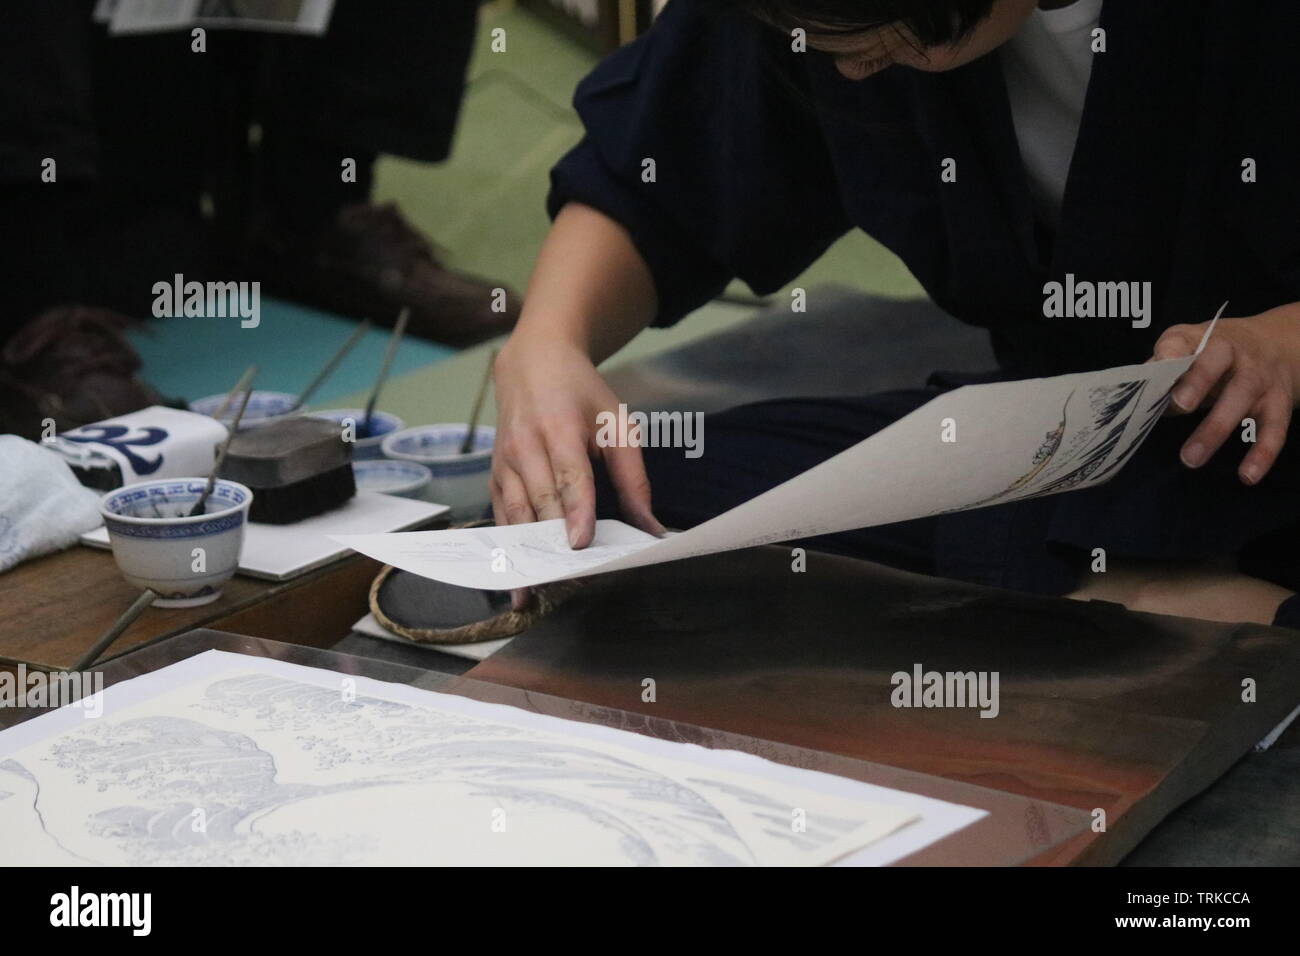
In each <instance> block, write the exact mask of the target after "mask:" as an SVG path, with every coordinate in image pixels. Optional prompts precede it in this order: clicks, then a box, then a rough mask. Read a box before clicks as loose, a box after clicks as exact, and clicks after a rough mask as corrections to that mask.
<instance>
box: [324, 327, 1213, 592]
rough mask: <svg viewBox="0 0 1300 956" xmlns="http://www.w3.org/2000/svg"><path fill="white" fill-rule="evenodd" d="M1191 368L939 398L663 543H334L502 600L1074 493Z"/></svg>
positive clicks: (1127, 449) (399, 537)
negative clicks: (599, 577) (583, 580)
mask: <svg viewBox="0 0 1300 956" xmlns="http://www.w3.org/2000/svg"><path fill="white" fill-rule="evenodd" d="M1220 311H1221V312H1222V310H1220ZM1216 322H1217V317H1216ZM1214 324H1215V323H1213V322H1212V323H1211V324H1210V327H1209V328H1208V329H1207V330H1206V333H1205V335H1204V337H1203V338H1202V340H1201V344H1200V346H1199V347H1198V349H1197V353H1196V354H1199V353H1200V349H1202V348H1204V347H1205V342H1206V341H1208V339H1209V337H1210V334H1211V333H1212V332H1213V330H1214ZM1194 358H1195V356H1194V355H1193V356H1188V357H1186V358H1179V359H1166V360H1163V361H1159V362H1148V363H1145V364H1142V365H1128V366H1123V367H1120V368H1111V369H1104V370H1102V371H1099V372H1082V373H1077V374H1073V375H1060V376H1056V377H1053V378H1038V379H1028V380H1025V381H1018V382H994V383H990V384H985V385H967V386H965V387H963V388H958V389H954V390H952V391H950V392H945V393H943V394H941V395H939V396H938V397H936V398H935V399H933V400H932V401H930V402H928V403H927V404H926V405H924V406H922V407H921V408H918V409H917V410H916V411H914V412H912V413H911V414H910V415H907V416H905V417H903V418H901V419H899V420H898V421H896V422H894V423H893V424H892V425H890V426H888V427H886V428H884V429H882V430H881V431H879V432H877V433H876V434H875V435H872V436H871V437H870V438H867V439H866V440H865V441H862V442H859V443H858V444H856V445H854V446H853V447H852V448H849V449H848V450H846V451H844V452H841V453H840V454H838V455H836V456H835V457H834V458H831V459H829V460H828V461H825V462H822V463H821V464H820V465H817V466H815V467H813V468H810V469H809V470H808V471H806V472H804V473H803V474H801V475H798V476H797V477H795V478H792V479H790V480H789V481H787V482H785V483H784V484H782V485H779V486H777V487H776V488H773V489H772V490H770V491H768V492H766V493H764V494H762V495H759V496H758V497H756V498H754V499H752V500H751V501H747V502H745V503H744V504H742V505H739V506H737V507H735V508H732V509H731V510H730V511H728V512H725V513H724V514H721V515H718V516H717V517H716V518H713V519H711V520H709V521H706V522H704V523H703V524H701V525H699V526H697V527H695V528H692V529H691V530H689V531H684V532H681V533H679V534H672V535H669V536H667V537H665V538H662V539H659V538H655V537H653V536H652V535H648V534H645V533H644V532H642V531H638V530H637V529H635V528H632V527H631V526H629V525H626V524H624V523H623V522H621V521H610V520H604V521H598V522H597V523H596V537H595V540H594V541H593V543H592V544H591V545H590V546H589V547H587V548H585V549H583V550H580V551H575V550H573V549H571V548H570V547H569V544H568V541H567V538H566V537H565V533H564V523H563V521H562V520H561V519H554V520H551V521H541V522H536V523H533V524H523V525H511V526H508V527H497V528H469V529H460V530H450V531H417V532H411V533H406V534H387V535H385V534H363V535H346V536H344V535H340V536H338V538H337V540H338V541H340V542H341V543H343V544H346V545H347V546H348V547H351V548H354V549H355V550H357V551H360V552H361V553H362V554H366V555H369V556H370V557H372V558H374V559H376V560H378V561H382V562H384V563H385V564H391V565H393V566H394V567H398V568H401V569H402V570H403V571H409V572H411V573H412V574H418V575H421V576H423V577H427V578H433V579H435V580H438V581H443V582H445V583H447V584H452V585H458V586H460V587H468V588H480V589H484V590H501V589H506V588H520V587H528V586H530V585H536V584H544V583H546V582H548V581H560V580H564V579H566V578H576V577H582V576H584V575H588V574H597V573H603V572H606V571H618V570H622V569H625V568H635V567H640V566H642V565H648V564H658V563H660V562H663V561H675V560H678V559H680V558H689V557H696V556H699V555H704V554H713V553H716V552H719V551H731V550H734V549H737V548H748V547H753V546H755V545H760V544H772V543H774V542H778V541H791V540H795V539H799V538H809V537H814V536H816V535H822V534H833V533H835V532H839V531H848V530H853V529H857V528H870V527H874V526H876V525H882V524H890V523H892V522H895V521H907V520H911V519H913V518H921V517H925V516H928V515H935V514H942V513H945V512H953V511H965V510H969V509H971V508H983V507H988V506H990V505H995V504H1002V503H1005V502H1009V501H1016V500H1019V499H1021V498H1030V497H1037V496H1041V495H1050V494H1059V493H1061V492H1065V491H1077V490H1079V489H1082V488H1090V487H1092V486H1094V485H1098V484H1102V483H1103V482H1106V481H1109V480H1110V479H1111V478H1113V477H1114V476H1115V474H1116V473H1118V471H1119V470H1120V468H1122V467H1123V466H1124V464H1125V463H1126V462H1127V461H1128V460H1129V459H1130V458H1131V457H1132V455H1133V453H1134V452H1135V451H1136V450H1137V448H1138V447H1139V446H1140V445H1141V444H1142V442H1143V441H1144V440H1145V439H1146V437H1147V435H1149V434H1150V432H1151V430H1152V429H1153V428H1154V427H1155V426H1156V424H1157V423H1158V422H1159V420H1160V417H1161V415H1162V413H1163V412H1164V410H1165V407H1166V406H1167V405H1168V403H1169V394H1170V392H1171V390H1172V389H1173V386H1174V383H1175V382H1176V381H1177V380H1178V378H1179V377H1180V376H1181V375H1182V374H1183V372H1185V371H1186V370H1187V368H1188V366H1190V365H1191V363H1192V361H1193V359H1194ZM946 436H953V437H955V440H952V441H947V440H944V439H945V437H946Z"/></svg>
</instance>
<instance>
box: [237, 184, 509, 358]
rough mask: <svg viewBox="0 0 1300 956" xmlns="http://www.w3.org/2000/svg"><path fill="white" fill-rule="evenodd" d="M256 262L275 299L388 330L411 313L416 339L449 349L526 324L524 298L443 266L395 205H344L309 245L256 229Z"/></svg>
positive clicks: (253, 248) (274, 231)
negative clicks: (523, 321) (521, 309)
mask: <svg viewBox="0 0 1300 956" xmlns="http://www.w3.org/2000/svg"><path fill="white" fill-rule="evenodd" d="M251 256H252V259H253V265H254V266H255V267H256V269H257V271H258V272H260V273H262V274H263V275H264V277H265V278H264V280H263V281H264V282H265V284H266V287H267V291H268V292H270V293H272V294H275V295H281V296H283V297H285V298H289V299H293V300H295V301H298V302H302V303H304V304H306V305H311V306H315V307H316V308H321V309H325V310H328V311H330V312H339V313H342V314H344V315H352V316H357V317H358V318H370V319H372V320H374V321H375V322H378V323H379V324H382V325H392V324H393V322H394V321H395V320H396V318H397V315H398V313H399V312H400V311H401V310H402V309H403V308H409V309H410V310H411V318H410V324H409V326H408V329H409V331H410V332H411V334H413V335H418V336H420V337H422V338H426V339H430V340H432V341H434V342H441V343H442V344H444V345H454V346H467V345H474V344H476V343H478V342H482V341H485V340H486V339H490V338H492V337H493V336H496V335H501V334H503V333H505V332H509V331H510V329H512V328H513V327H514V324H515V322H516V321H517V320H518V318H519V299H518V296H516V295H515V294H514V293H513V292H512V291H510V290H509V289H506V288H505V287H504V286H501V285H499V284H495V283H492V282H490V281H488V280H486V279H480V278H478V277H476V276H472V275H467V274H465V273H459V272H455V271H452V270H451V269H448V268H446V267H444V266H443V265H441V264H440V263H439V262H438V260H437V257H436V256H435V254H434V250H433V246H432V244H431V243H430V242H429V240H428V239H426V238H425V237H424V236H423V235H421V234H420V233H419V232H417V231H416V230H415V229H414V228H413V227H412V226H411V225H410V224H409V223H408V222H407V221H406V220H405V219H404V218H403V217H402V214H401V213H400V212H399V211H398V209H397V207H396V206H395V205H393V204H392V203H386V204H383V205H374V204H370V203H355V204H352V205H348V206H344V207H343V208H342V209H340V210H339V212H338V215H337V216H336V217H335V219H334V221H333V223H332V224H331V225H330V226H329V228H328V229H326V230H325V232H324V233H323V234H321V235H320V236H318V237H315V238H314V239H309V240H305V241H304V239H303V238H302V237H296V238H295V237H293V236H290V235H288V234H286V233H284V232H283V231H282V230H278V229H275V228H265V227H264V228H260V229H256V230H255V231H254V235H253V239H252V242H251ZM498 290H500V292H498ZM494 305H495V306H496V308H495V309H494ZM497 309H500V310H501V311H497Z"/></svg>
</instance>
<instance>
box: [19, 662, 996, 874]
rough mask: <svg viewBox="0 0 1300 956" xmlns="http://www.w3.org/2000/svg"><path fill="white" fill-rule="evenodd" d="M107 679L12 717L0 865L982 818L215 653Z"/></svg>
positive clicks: (806, 830)
mask: <svg viewBox="0 0 1300 956" xmlns="http://www.w3.org/2000/svg"><path fill="white" fill-rule="evenodd" d="M103 693H104V699H103V705H104V710H103V716H102V717H99V718H97V719H87V718H86V717H84V716H83V714H84V711H82V710H81V709H79V708H73V707H65V708H61V709H60V710H58V711H54V712H51V713H49V714H44V715H41V716H39V717H36V718H34V719H32V720H30V721H27V722H25V723H23V724H19V725H18V726H16V727H13V728H10V729H8V730H5V731H3V732H0V861H9V862H12V861H17V860H22V861H23V863H24V864H26V865H78V864H134V865H140V864H146V865H148V864H154V865H189V864H194V865H197V864H203V865H222V864H248V865H288V864H342V863H368V864H416V863H442V864H467V865H498V864H533V863H537V864H568V863H573V864H584V865H627V864H641V865H657V864H706V865H707V864H715V865H755V864H757V865H764V864H786V865H815V864H819V863H827V862H831V861H834V860H838V861H840V862H854V863H864V864H865V863H884V862H890V861H892V860H894V859H898V858H900V857H901V856H904V855H907V854H908V853H911V852H913V851H914V850H916V849H919V848H920V847H921V846H925V845H928V844H929V843H932V842H934V841H935V840H938V839H940V838H942V837H943V836H946V835H947V834H950V833H952V832H955V831H956V830H958V829H960V828H962V827H964V826H966V825H968V824H970V823H972V822H974V821H975V820H977V819H979V818H980V817H983V816H985V815H986V814H985V811H982V810H977V809H973V808H970V807H963V806H959V805H956V804H951V803H946V802H943V801H939V800H933V799H930V798H927V797H920V796H917V795H915V794H911V793H907V792H904V791H898V790H891V789H888V788H884V787H877V786H873V785H869V784H864V783H860V782H857V781H853V780H848V779H845V778H841V777H834V776H830V775H828V774H822V773H817V772H813V771H808V770H801V769H798V768H793V767H788V766H784V765H781V764H775V763H772V762H771V761H767V760H764V759H762V758H759V757H755V756H753V755H750V754H742V753H738V752H735V751H714V750H708V749H705V748H702V747H698V746H695V745H693V744H683V743H678V742H675V741H666V740H658V739H654V738H648V737H644V736H642V735H639V734H633V733H629V732H627V731H621V730H615V729H613V728H609V727H600V726H597V725H592V724H584V723H579V722H574V721H566V720H561V719H559V718H555V717H549V716H545V715H540V714H534V713H530V712H527V711H522V710H518V709H516V708H513V707H506V706H503V705H499V704H487V703H482V702H480V701H473V700H469V699H467V698H463V697H457V696H454V695H448V694H438V693H435V692H432V691H427V690H419V689H417V688H413V687H407V686H405V685H398V684H386V683H382V682H379V681H374V680H370V679H368V678H362V677H357V676H355V675H348V674H343V673H339V672H335V671H329V670H322V669H317V668H309V667H302V666H300V665H295V664H287V663H284V662H282V661H275V660H269V659H265V658H257V657H246V656H243V655H239V654H230V653H227V652H223V651H207V652H204V653H202V654H199V655H197V656H195V657H193V658H190V659H188V660H185V661H182V662H180V663H178V664H173V665H171V666H169V667H165V668H162V669H161V670H158V671H156V672H153V673H151V674H147V675H144V676H142V677H138V678H134V679H132V680H129V681H125V682H123V683H121V684H117V685H114V686H113V687H110V688H108V689H107V690H106V691H104V692H103ZM795 821H801V823H802V825H801V826H798V825H795ZM864 847H866V848H867V849H865V850H863V849H862V848H864ZM855 851H859V852H855ZM846 854H852V856H851V857H849V858H847V859H845V857H846Z"/></svg>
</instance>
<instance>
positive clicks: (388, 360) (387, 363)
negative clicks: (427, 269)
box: [361, 309, 411, 435]
mask: <svg viewBox="0 0 1300 956" xmlns="http://www.w3.org/2000/svg"><path fill="white" fill-rule="evenodd" d="M410 318H411V310H410V309H402V312H401V314H400V315H399V316H398V317H397V324H396V325H395V326H393V334H392V335H390V336H389V337H388V347H387V348H385V349H384V362H383V364H382V365H380V366H379V378H377V379H376V380H375V390H374V391H373V392H371V393H370V401H368V402H366V417H365V420H364V422H363V424H362V426H361V428H362V431H363V432H365V434H366V435H369V434H370V416H371V415H373V414H374V413H375V403H376V402H378V401H379V393H380V392H381V391H383V388H384V380H385V379H386V378H388V370H389V368H390V367H391V366H392V364H393V356H394V355H396V354H397V346H398V344H399V343H400V342H401V341H402V336H403V335H405V334H406V323H407V321H409V320H410Z"/></svg>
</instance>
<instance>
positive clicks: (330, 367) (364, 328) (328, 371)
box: [285, 319, 370, 414]
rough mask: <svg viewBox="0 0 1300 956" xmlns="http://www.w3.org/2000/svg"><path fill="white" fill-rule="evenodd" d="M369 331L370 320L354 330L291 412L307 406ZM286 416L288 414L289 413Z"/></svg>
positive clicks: (299, 398)
mask: <svg viewBox="0 0 1300 956" xmlns="http://www.w3.org/2000/svg"><path fill="white" fill-rule="evenodd" d="M369 331H370V320H369V319H365V320H363V321H362V322H361V324H360V325H358V326H357V327H356V328H355V329H353V330H352V334H351V335H349V336H348V340H347V341H346V342H344V343H343V347H342V348H340V349H339V350H338V351H337V352H335V353H334V355H333V357H332V358H330V360H329V361H328V362H326V363H325V367H324V368H322V369H321V370H320V371H319V372H317V373H316V377H315V378H314V379H312V380H311V382H310V383H309V384H308V385H307V387H306V388H304V389H303V390H302V394H301V395H299V396H298V400H297V401H295V402H294V403H293V405H292V406H290V408H289V412H296V411H297V410H298V409H300V408H302V407H303V406H304V405H306V404H307V399H309V398H310V397H311V395H312V393H313V392H315V391H316V389H318V388H320V387H321V385H322V384H323V383H324V381H325V379H327V378H329V377H330V376H331V375H332V374H333V373H334V370H335V369H336V368H338V367H339V363H340V362H342V361H343V359H344V357H345V356H346V355H347V354H348V353H349V352H351V351H352V349H353V347H354V346H355V345H356V344H357V343H358V342H360V341H361V337H362V336H363V335H365V334H366V333H367V332H369ZM285 414H288V412H286V413H285Z"/></svg>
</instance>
